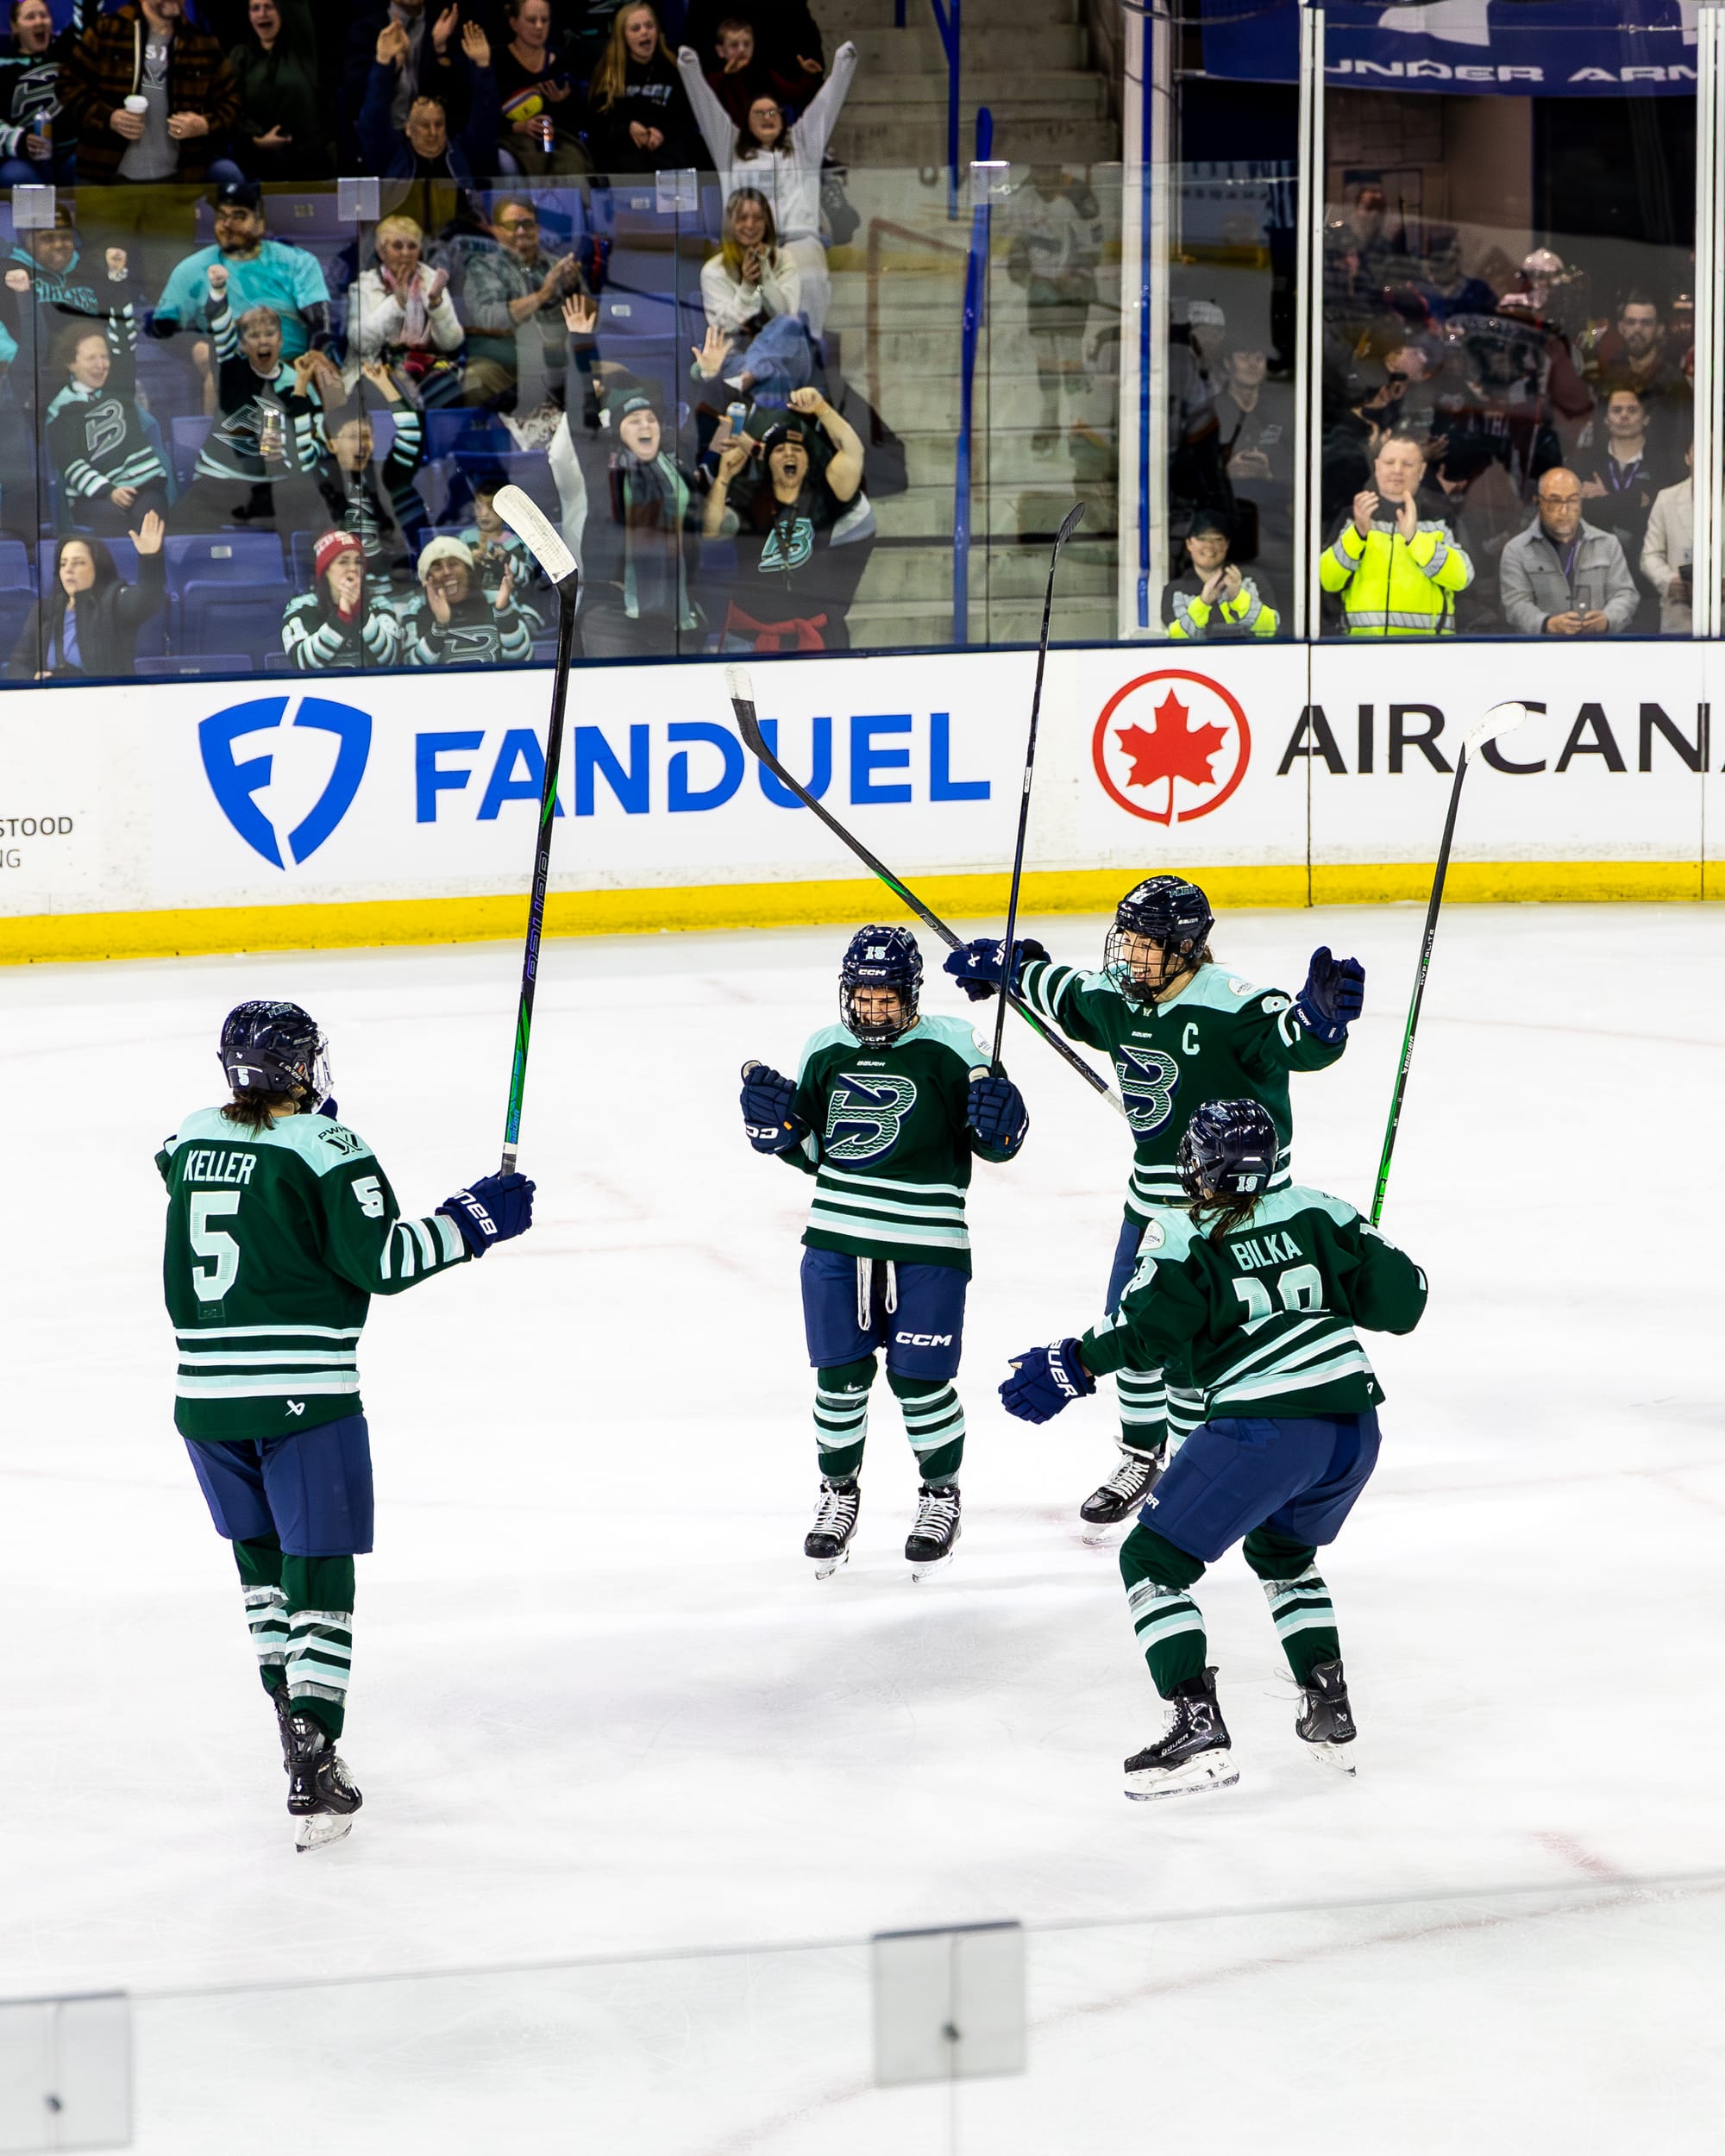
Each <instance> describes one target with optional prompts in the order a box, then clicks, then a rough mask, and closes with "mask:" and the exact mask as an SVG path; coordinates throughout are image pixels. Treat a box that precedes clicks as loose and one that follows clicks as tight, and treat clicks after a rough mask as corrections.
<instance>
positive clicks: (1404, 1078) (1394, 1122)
mask: <svg viewBox="0 0 1725 2156" xmlns="http://www.w3.org/2000/svg"><path fill="white" fill-rule="evenodd" d="M1526 720H1527V705H1525V704H1494V705H1492V707H1491V709H1490V711H1488V712H1487V713H1486V714H1485V716H1484V718H1482V719H1479V720H1477V721H1476V722H1475V724H1473V725H1471V727H1469V729H1468V730H1467V731H1466V733H1465V734H1464V735H1463V736H1462V737H1461V751H1460V754H1459V755H1458V756H1457V758H1456V768H1455V777H1454V779H1453V780H1452V782H1451V785H1450V805H1449V813H1448V814H1447V815H1446V817H1445V818H1444V835H1443V837H1442V839H1441V840H1440V843H1439V846H1438V865H1437V868H1435V869H1434V870H1433V874H1432V900H1431V904H1430V905H1429V906H1427V908H1426V932H1425V935H1424V937H1422V938H1421V943H1420V964H1419V968H1418V970H1417V971H1416V972H1415V975H1414V995H1413V1000H1412V1001H1411V1002H1410V1003H1409V1004H1408V1030H1407V1031H1406V1032H1404V1033H1403V1034H1402V1060H1401V1062H1399V1063H1398V1064H1397V1065H1396V1090H1395V1092H1394V1093H1393V1094H1391V1095H1390V1100H1389V1123H1388V1125H1386V1127H1385V1130H1384V1132H1383V1158H1382V1159H1381V1160H1380V1161H1379V1162H1378V1163H1377V1194H1376V1195H1375V1196H1374V1197H1373V1199H1372V1200H1371V1225H1372V1226H1373V1227H1376V1226H1377V1224H1378V1222H1379V1220H1381V1219H1383V1194H1384V1192H1385V1191H1386V1190H1387V1189H1388V1188H1389V1156H1390V1155H1391V1154H1392V1153H1393V1152H1394V1151H1395V1150H1396V1131H1397V1130H1398V1129H1399V1128H1400V1126H1401V1122H1402V1097H1403V1095H1404V1094H1406V1093H1407V1090H1408V1064H1409V1063H1411V1062H1413V1060H1414V1033H1415V1028H1416V1027H1417V1026H1418V1025H1419V1023H1420V1006H1421V1002H1422V1001H1423V1000H1425V993H1426V975H1427V974H1428V973H1429V972H1430V971H1431V966H1432V941H1433V937H1435V936H1436V935H1437V932H1438V908H1439V907H1440V906H1441V905H1442V904H1443V900H1444V879H1445V877H1446V875H1447V874H1448V873H1449V866H1450V847H1451V845H1452V843H1453V841H1454V838H1455V827H1456V810H1457V807H1458V805H1459V804H1460V801H1461V782H1462V780H1463V779H1464V778H1465V776H1466V774H1467V757H1468V751H1469V750H1470V749H1483V748H1484V746H1485V744H1486V743H1487V742H1489V741H1496V739H1497V738H1498V736H1500V735H1501V734H1510V733H1514V731H1515V729H1516V728H1517V727H1518V726H1520V725H1521V724H1524V723H1525V722H1526Z"/></svg>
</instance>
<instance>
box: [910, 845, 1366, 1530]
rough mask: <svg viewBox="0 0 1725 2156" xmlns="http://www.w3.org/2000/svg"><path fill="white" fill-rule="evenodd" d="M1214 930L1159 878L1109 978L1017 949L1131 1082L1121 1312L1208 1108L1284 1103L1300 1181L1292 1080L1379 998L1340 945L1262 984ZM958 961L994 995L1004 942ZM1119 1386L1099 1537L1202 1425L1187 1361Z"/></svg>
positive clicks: (1134, 904)
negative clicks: (1289, 992) (1334, 952)
mask: <svg viewBox="0 0 1725 2156" xmlns="http://www.w3.org/2000/svg"><path fill="white" fill-rule="evenodd" d="M1214 925H1215V916H1214V913H1213V912H1211V910H1210V902H1209V900H1208V899H1207V898H1206V897H1205V896H1204V893H1202V892H1201V890H1200V889H1199V888H1198V887H1197V885H1196V884H1195V883H1189V882H1187V881H1184V879H1183V878H1182V877H1179V876H1166V875H1164V876H1151V877H1150V878H1149V879H1148V880H1147V881H1145V882H1143V883H1140V884H1137V885H1135V886H1134V887H1133V888H1132V890H1130V891H1128V892H1127V893H1126V896H1125V898H1123V899H1121V900H1120V905H1119V906H1118V908H1117V909H1116V911H1115V915H1114V924H1113V927H1112V928H1111V929H1110V930H1109V931H1108V937H1107V943H1105V945H1104V946H1103V952H1102V969H1101V972H1100V973H1086V972H1084V971H1083V970H1082V968H1079V967H1076V966H1061V965H1057V964H1056V963H1055V962H1054V961H1053V960H1052V959H1051V958H1050V956H1049V955H1048V953H1047V952H1046V951H1045V950H1044V949H1043V948H1042V946H1041V944H1039V943H1021V944H1019V946H1018V948H1017V950H1016V952H1015V954H1014V956H1015V958H1016V961H1017V964H1016V967H1015V970H1014V978H1015V983H1016V986H1017V987H1018V991H1019V994H1020V995H1021V996H1022V997H1023V998H1024V1000H1025V1001H1026V1003H1028V1004H1029V1005H1030V1006H1031V1008H1032V1010H1033V1011H1035V1012H1037V1013H1038V1015H1039V1016H1040V1017H1041V1018H1044V1019H1045V1020H1047V1022H1048V1023H1049V1024H1050V1025H1057V1026H1058V1027H1059V1028H1060V1030H1061V1031H1062V1032H1063V1033H1065V1034H1067V1035H1069V1037H1071V1038H1072V1039H1073V1040H1075V1041H1082V1042H1084V1043H1085V1044H1088V1046H1090V1047H1092V1048H1101V1049H1105V1050H1107V1053H1108V1054H1109V1055H1110V1056H1112V1057H1113V1064H1114V1069H1115V1071H1116V1073H1117V1075H1118V1076H1119V1079H1120V1098H1121V1100H1123V1101H1124V1102H1125V1104H1126V1120H1127V1122H1128V1123H1129V1125H1131V1127H1132V1180H1131V1182H1130V1183H1129V1185H1128V1186H1127V1189H1126V1219H1125V1220H1124V1222H1123V1223H1122V1225H1121V1228H1120V1241H1119V1243H1118V1244H1117V1245H1116V1248H1115V1250H1114V1262H1113V1267H1112V1269H1110V1272H1109V1275H1108V1289H1107V1308H1108V1309H1110V1310H1113V1309H1115V1308H1117V1307H1119V1303H1120V1293H1121V1290H1122V1289H1123V1288H1125V1286H1126V1281H1127V1280H1128V1278H1129V1277H1130V1276H1131V1274H1132V1268H1133V1266H1134V1265H1135V1264H1136V1263H1138V1244H1139V1241H1140V1239H1141V1238H1142V1237H1143V1234H1144V1230H1145V1222H1146V1221H1147V1220H1148V1219H1151V1215H1152V1214H1153V1213H1154V1212H1155V1211H1156V1209H1157V1207H1158V1206H1168V1205H1178V1204H1179V1203H1180V1202H1181V1190H1180V1180H1179V1176H1178V1174H1177V1172H1176V1156H1177V1155H1178V1152H1179V1148H1180V1140H1181V1138H1182V1136H1183V1134H1184V1132H1185V1130H1186V1126H1187V1125H1188V1124H1189V1122H1190V1121H1191V1119H1192V1116H1193V1114H1194V1112H1195V1110H1196V1109H1197V1107H1198V1106H1199V1104H1200V1102H1201V1101H1204V1100H1227V1099H1235V1098H1239V1097H1241V1096H1245V1097H1246V1098H1249V1099H1251V1100H1257V1101H1259V1102H1260V1103H1261V1104H1262V1105H1263V1106H1264V1108H1266V1109H1267V1110H1268V1111H1269V1113H1270V1120H1271V1121H1272V1122H1273V1123H1274V1124H1275V1125H1276V1131H1277V1141H1278V1143H1277V1156H1276V1166H1275V1180H1274V1181H1273V1183H1272V1185H1271V1188H1273V1189H1281V1188H1284V1187H1285V1186H1286V1184H1287V1181H1288V1178H1289V1164H1288V1163H1289V1141H1290V1139H1291V1138H1292V1136H1293V1131H1294V1113H1293V1108H1292V1106H1291V1104H1290V1102H1289V1083H1288V1081H1289V1077H1290V1075H1292V1074H1293V1073H1294V1072H1295V1071H1305V1070H1322V1069H1326V1068H1327V1066H1328V1065H1329V1064H1331V1063H1333V1062H1336V1061H1337V1060H1338V1059H1339V1056H1340V1055H1341V1053H1342V1050H1343V1049H1344V1048H1345V1047H1346V1045H1347V1030H1348V1026H1349V1025H1350V1024H1351V1023H1352V1020H1353V1019H1354V1018H1358V1015H1359V1012H1360V1007H1361V1005H1362V1003H1363V1001H1364V982H1365V969H1364V967H1363V966H1362V965H1361V964H1360V963H1359V962H1358V959H1353V958H1333V957H1332V956H1330V953H1329V951H1328V950H1317V951H1314V953H1313V954H1312V962H1311V968H1310V970H1309V972H1308V975H1307V979H1306V985H1305V987H1303V988H1302V990H1301V991H1300V993H1299V994H1298V995H1297V996H1291V997H1290V996H1286V995H1283V994H1282V993H1280V992H1279V991H1277V990H1275V989H1265V988H1259V987H1253V985H1252V984H1251V981H1245V980H1242V979H1241V978H1240V977H1239V975H1237V974H1233V973H1231V972H1230V971H1229V970H1228V968H1226V966H1220V965H1218V964H1217V963H1216V962H1215V960H1214V957H1213V956H1212V955H1211V951H1210V944H1209V937H1210V931H1211V930H1212V928H1214ZM946 970H947V971H948V972H949V973H950V974H953V975H957V979H958V982H959V986H960V987H963V989H964V991H965V993H966V994H968V995H969V996H971V997H972V998H973V1000H980V999H981V998H982V997H985V996H989V995H992V994H994V992H995V990H996V988H997V987H998V986H999V983H1000V977H1001V974H1002V971H1003V966H1002V962H1001V957H1000V943H999V941H998V940H994V941H988V940H984V941H982V942H978V943H969V944H967V945H965V947H964V948H963V950H956V951H954V952H953V953H952V955H951V956H950V958H948V960H947V962H946ZM1117 1389H1118V1392H1119V1395H1120V1463H1119V1464H1118V1466H1117V1467H1116V1468H1115V1470H1114V1472H1113V1474H1112V1475H1111V1476H1108V1477H1107V1480H1106V1481H1105V1482H1102V1483H1101V1485H1100V1487H1099V1488H1097V1489H1094V1490H1092V1492H1091V1493H1090V1495H1089V1496H1088V1497H1087V1498H1086V1499H1085V1500H1084V1502H1083V1503H1082V1505H1081V1506H1080V1507H1079V1516H1080V1517H1081V1518H1082V1520H1084V1522H1085V1523H1086V1525H1087V1526H1088V1527H1090V1528H1091V1529H1093V1530H1095V1531H1097V1532H1102V1531H1105V1530H1106V1529H1107V1528H1108V1527H1110V1526H1116V1525H1117V1524H1118V1523H1119V1522H1120V1520H1124V1519H1125V1518H1126V1515H1127V1514H1128V1513H1130V1512H1132V1510H1133V1509H1134V1507H1136V1506H1137V1505H1138V1504H1139V1503H1140V1502H1141V1501H1142V1500H1143V1498H1144V1495H1145V1492H1146V1491H1147V1490H1148V1489H1151V1488H1152V1487H1153V1486H1154V1484H1155V1481H1156V1477H1157V1473H1158V1471H1159V1470H1160V1469H1161V1468H1162V1467H1163V1465H1164V1463H1166V1460H1167V1457H1168V1449H1169V1445H1170V1440H1171V1441H1172V1442H1173V1444H1175V1445H1178V1443H1179V1442H1180V1440H1181V1438H1183V1437H1184V1436H1185V1434H1186V1432H1187V1431H1188V1430H1189V1429H1190V1428H1191V1427H1192V1426H1193V1424H1194V1423H1195V1420H1196V1419H1197V1412H1198V1410H1197V1404H1196V1401H1195V1397H1194V1395H1193V1394H1192V1392H1191V1390H1190V1388H1188V1387H1187V1386H1185V1385H1184V1384H1182V1382H1180V1378H1179V1373H1178V1371H1177V1370H1175V1369H1170V1370H1169V1371H1167V1372H1164V1371H1163V1370H1161V1369H1143V1370H1134V1369H1127V1370H1122V1371H1121V1373H1120V1377H1119V1379H1118V1382H1117Z"/></svg>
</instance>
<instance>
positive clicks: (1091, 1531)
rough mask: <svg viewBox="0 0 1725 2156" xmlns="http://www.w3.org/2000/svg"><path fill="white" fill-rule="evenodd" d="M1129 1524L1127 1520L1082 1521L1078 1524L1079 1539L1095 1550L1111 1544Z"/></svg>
mask: <svg viewBox="0 0 1725 2156" xmlns="http://www.w3.org/2000/svg"><path fill="white" fill-rule="evenodd" d="M1128 1524H1129V1522H1128V1521H1127V1520H1080V1521H1079V1522H1078V1539H1079V1540H1080V1541H1081V1542H1084V1543H1088V1545H1089V1546H1090V1547H1091V1549H1093V1550H1095V1549H1097V1548H1100V1547H1101V1545H1102V1544H1103V1543H1106V1542H1111V1541H1112V1540H1113V1538H1114V1537H1115V1536H1116V1535H1117V1534H1118V1533H1119V1532H1120V1529H1121V1528H1122V1527H1124V1526H1127V1525H1128Z"/></svg>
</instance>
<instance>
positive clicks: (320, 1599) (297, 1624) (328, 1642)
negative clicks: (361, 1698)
mask: <svg viewBox="0 0 1725 2156" xmlns="http://www.w3.org/2000/svg"><path fill="white" fill-rule="evenodd" d="M282 1575H283V1584H284V1586H285V1589H286V1590H287V1613H288V1623H287V1653H286V1658H285V1667H286V1670H287V1694H288V1698H289V1701H290V1702H291V1703H292V1707H293V1709H294V1712H295V1713H296V1714H298V1713H301V1712H304V1713H305V1714H311V1716H313V1717H314V1719H315V1720H317V1721H320V1722H321V1723H322V1724H323V1727H324V1728H325V1729H327V1730H328V1731H329V1734H330V1735H331V1736H332V1737H339V1736H340V1735H341V1733H342V1721H343V1720H344V1719H345V1715H346V1710H347V1702H348V1678H349V1677H350V1675H351V1674H352V1670H353V1666H354V1560H353V1559H352V1558H351V1557H284V1558H283V1560H282Z"/></svg>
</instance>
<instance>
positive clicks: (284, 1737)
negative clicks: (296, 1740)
mask: <svg viewBox="0 0 1725 2156" xmlns="http://www.w3.org/2000/svg"><path fill="white" fill-rule="evenodd" d="M270 1704H271V1706H272V1707H273V1708H274V1709H275V1730H276V1734H277V1736H279V1738H280V1739H281V1764H282V1767H283V1769H284V1771H285V1772H287V1773H289V1774H292V1772H293V1713H292V1708H291V1707H290V1706H289V1704H288V1697H287V1687H286V1685H285V1684H273V1685H272V1686H271V1687H270Z"/></svg>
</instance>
